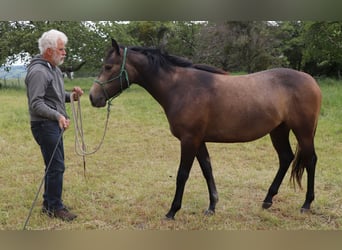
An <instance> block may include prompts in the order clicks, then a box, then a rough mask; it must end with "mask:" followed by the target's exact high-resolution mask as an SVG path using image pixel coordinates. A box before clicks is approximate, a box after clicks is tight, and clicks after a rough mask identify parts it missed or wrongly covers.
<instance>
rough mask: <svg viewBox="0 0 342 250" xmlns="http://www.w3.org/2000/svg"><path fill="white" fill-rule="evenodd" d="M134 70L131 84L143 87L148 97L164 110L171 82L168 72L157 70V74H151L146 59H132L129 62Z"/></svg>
mask: <svg viewBox="0 0 342 250" xmlns="http://www.w3.org/2000/svg"><path fill="white" fill-rule="evenodd" d="M131 64H132V66H133V68H134V70H133V71H132V72H133V74H132V79H130V81H131V82H132V83H136V84H138V85H140V86H141V87H143V88H144V89H145V90H146V91H147V92H149V93H150V95H151V96H152V97H153V98H154V99H155V100H156V101H157V102H158V103H159V104H160V105H161V106H163V107H164V108H165V106H166V100H167V97H168V93H169V89H170V88H171V87H172V84H173V82H172V80H171V78H172V77H171V75H172V73H170V72H165V71H163V70H162V69H159V71H158V72H155V73H151V72H153V71H152V70H151V69H150V68H149V65H148V62H147V59H146V57H144V56H142V57H139V56H137V57H134V59H133V60H131Z"/></svg>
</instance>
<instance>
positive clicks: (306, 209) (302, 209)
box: [300, 207, 310, 214]
mask: <svg viewBox="0 0 342 250" xmlns="http://www.w3.org/2000/svg"><path fill="white" fill-rule="evenodd" d="M309 212H310V208H304V207H302V208H301V209H300V213H301V214H307V213H309Z"/></svg>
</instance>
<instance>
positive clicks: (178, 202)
mask: <svg viewBox="0 0 342 250" xmlns="http://www.w3.org/2000/svg"><path fill="white" fill-rule="evenodd" d="M197 149H198V147H196V146H195V145H194V144H193V143H186V142H184V141H181V160H180V165H179V168H178V173H177V181H176V193H175V197H174V199H173V202H172V205H171V208H170V210H169V212H168V213H167V214H166V218H168V219H174V217H175V214H176V213H177V211H178V210H179V209H180V208H181V206H182V198H183V193H184V187H185V183H186V181H187V180H188V178H189V173H190V170H191V167H192V164H193V162H194V159H195V155H196V151H197Z"/></svg>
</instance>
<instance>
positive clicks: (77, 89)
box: [72, 87, 83, 101]
mask: <svg viewBox="0 0 342 250" xmlns="http://www.w3.org/2000/svg"><path fill="white" fill-rule="evenodd" d="M72 92H73V93H74V94H73V95H72V96H73V97H74V101H78V97H80V96H82V95H83V90H82V89H81V88H80V87H74V88H73V89H72Z"/></svg>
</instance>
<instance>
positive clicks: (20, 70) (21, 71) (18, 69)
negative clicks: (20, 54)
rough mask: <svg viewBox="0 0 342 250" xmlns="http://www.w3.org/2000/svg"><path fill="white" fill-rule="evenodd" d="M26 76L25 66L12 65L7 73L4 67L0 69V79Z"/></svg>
mask: <svg viewBox="0 0 342 250" xmlns="http://www.w3.org/2000/svg"><path fill="white" fill-rule="evenodd" d="M25 75H26V66H25V65H12V66H11V68H10V70H9V71H8V72H7V71H6V70H5V68H4V67H0V79H4V78H6V79H11V78H24V77H25Z"/></svg>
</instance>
